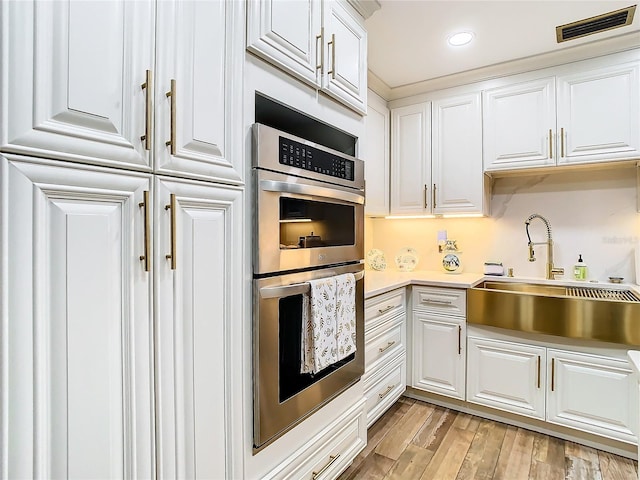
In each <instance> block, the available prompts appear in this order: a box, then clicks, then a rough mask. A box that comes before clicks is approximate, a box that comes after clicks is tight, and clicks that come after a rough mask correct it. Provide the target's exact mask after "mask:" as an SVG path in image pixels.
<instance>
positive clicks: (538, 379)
mask: <svg viewBox="0 0 640 480" xmlns="http://www.w3.org/2000/svg"><path fill="white" fill-rule="evenodd" d="M538 388H540V355H538Z"/></svg>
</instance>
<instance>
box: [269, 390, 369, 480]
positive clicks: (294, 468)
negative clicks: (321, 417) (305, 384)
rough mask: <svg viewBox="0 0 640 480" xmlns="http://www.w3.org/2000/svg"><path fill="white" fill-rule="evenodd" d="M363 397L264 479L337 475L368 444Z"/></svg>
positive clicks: (314, 479) (313, 479) (302, 479)
mask: <svg viewBox="0 0 640 480" xmlns="http://www.w3.org/2000/svg"><path fill="white" fill-rule="evenodd" d="M364 403H365V401H364V399H360V400H358V401H357V402H356V403H354V404H353V405H352V406H351V407H350V408H349V409H347V410H346V411H345V412H344V413H342V414H341V415H340V416H339V417H338V418H337V419H336V420H334V421H332V422H331V423H330V424H329V425H327V426H326V427H325V428H324V429H323V430H322V431H321V432H319V433H318V434H317V435H315V436H314V437H312V438H310V439H309V441H308V442H306V443H305V444H304V445H302V446H301V447H300V448H298V449H296V450H295V451H294V452H293V453H292V454H291V455H290V456H289V457H288V458H287V460H286V461H284V462H282V463H281V464H280V465H278V466H277V467H276V468H275V469H273V470H272V471H270V472H269V473H267V474H266V475H264V476H263V477H261V478H263V479H264V480H281V479H282V480H284V479H291V480H293V479H295V480H298V479H299V480H326V479H333V478H338V476H340V474H341V473H342V472H343V471H344V470H345V469H346V468H347V467H348V466H349V465H350V464H351V462H353V460H354V458H356V456H357V455H358V453H360V452H361V451H362V450H363V449H364V447H365V446H366V445H367V425H366V414H365V410H364V407H365V405H364Z"/></svg>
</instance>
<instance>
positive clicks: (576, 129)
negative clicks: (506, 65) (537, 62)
mask: <svg viewBox="0 0 640 480" xmlns="http://www.w3.org/2000/svg"><path fill="white" fill-rule="evenodd" d="M639 92H640V64H638V63H631V64H627V65H622V66H615V67H608V68H602V69H599V70H594V71H591V72H587V73H581V74H575V75H571V76H565V77H560V78H558V129H559V130H560V129H561V128H562V129H564V130H563V131H564V138H563V139H561V142H564V145H563V144H562V143H561V150H564V154H563V152H562V151H561V158H560V160H559V163H584V162H592V161H603V160H615V159H625V158H637V157H638V155H640V116H639V115H638V111H640V93H639Z"/></svg>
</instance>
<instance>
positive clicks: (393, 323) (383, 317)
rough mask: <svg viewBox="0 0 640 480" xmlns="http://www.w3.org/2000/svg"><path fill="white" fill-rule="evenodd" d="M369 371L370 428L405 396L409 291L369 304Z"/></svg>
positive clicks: (380, 297) (366, 383)
mask: <svg viewBox="0 0 640 480" xmlns="http://www.w3.org/2000/svg"><path fill="white" fill-rule="evenodd" d="M364 343H365V356H364V360H365V372H364V376H363V377H362V381H363V383H364V396H365V399H366V410H367V427H369V426H370V425H371V424H372V423H373V422H375V421H376V420H377V419H378V418H379V417H380V416H381V415H382V414H383V413H384V412H386V411H387V409H388V408H389V407H390V406H391V405H393V403H394V402H395V401H396V400H397V399H398V398H400V396H401V395H402V394H403V393H404V391H405V388H406V384H407V374H406V351H407V347H406V343H407V314H406V291H405V289H404V288H399V289H396V290H392V291H391V292H387V293H384V294H381V295H378V296H375V297H372V298H370V299H367V300H366V301H365V332H364Z"/></svg>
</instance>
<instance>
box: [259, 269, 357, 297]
mask: <svg viewBox="0 0 640 480" xmlns="http://www.w3.org/2000/svg"><path fill="white" fill-rule="evenodd" d="M329 276H331V275H329ZM353 276H354V277H355V279H356V282H357V281H359V280H362V279H363V278H364V271H362V272H357V273H354V274H353ZM310 291H311V285H309V283H308V282H302V283H293V284H291V285H283V286H280V287H262V288H261V289H260V296H261V297H262V298H283V297H291V296H293V295H301V294H305V293H309V292H310Z"/></svg>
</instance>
